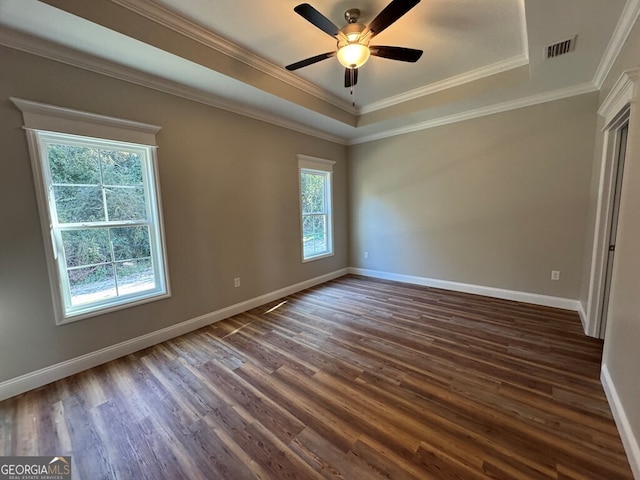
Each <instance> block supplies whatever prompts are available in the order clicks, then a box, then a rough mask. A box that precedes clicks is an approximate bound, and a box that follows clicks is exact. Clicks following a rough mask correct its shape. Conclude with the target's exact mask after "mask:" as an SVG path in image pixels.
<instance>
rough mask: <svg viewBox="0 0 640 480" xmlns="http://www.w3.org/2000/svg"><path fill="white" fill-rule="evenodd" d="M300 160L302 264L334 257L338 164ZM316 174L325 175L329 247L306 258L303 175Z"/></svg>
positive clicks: (319, 160)
mask: <svg viewBox="0 0 640 480" xmlns="http://www.w3.org/2000/svg"><path fill="white" fill-rule="evenodd" d="M297 158H298V187H299V195H298V198H299V200H300V246H301V250H302V251H301V258H302V262H303V263H306V262H312V261H314V260H320V259H321V258H327V257H331V256H333V255H334V249H333V166H334V165H335V163H336V162H334V161H331V160H325V159H323V158H316V157H310V156H308V155H300V154H299V155H297ZM303 173H315V174H322V175H325V202H324V205H325V211H324V213H323V214H324V215H326V216H327V247H328V250H327V251H326V252H322V253H319V254H317V255H311V256H309V257H305V255H304V216H305V215H304V213H303V211H302V174H303Z"/></svg>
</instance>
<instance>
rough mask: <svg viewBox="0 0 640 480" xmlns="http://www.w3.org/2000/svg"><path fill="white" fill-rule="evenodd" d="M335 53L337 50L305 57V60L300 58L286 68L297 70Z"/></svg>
mask: <svg viewBox="0 0 640 480" xmlns="http://www.w3.org/2000/svg"><path fill="white" fill-rule="evenodd" d="M335 55H336V52H327V53H321V54H320V55H316V56H315V57H310V58H305V59H304V60H300V61H299V62H296V63H292V64H291V65H287V66H286V67H284V68H286V69H287V70H289V71H291V70H297V69H299V68H302V67H308V66H309V65H313V64H314V63H318V62H320V61H322V60H325V59H327V58H331V57H334V56H335Z"/></svg>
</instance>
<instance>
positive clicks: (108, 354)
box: [0, 268, 349, 401]
mask: <svg viewBox="0 0 640 480" xmlns="http://www.w3.org/2000/svg"><path fill="white" fill-rule="evenodd" d="M348 273H349V272H348V269H347V268H343V269H341V270H336V271H334V272H330V273H327V274H325V275H321V276H319V277H315V278H311V279H309V280H305V281H303V282H300V283H296V284H294V285H290V286H288V287H284V288H281V289H279V290H275V291H273V292H270V293H266V294H264V295H260V296H259V297H255V298H252V299H249V300H246V301H244V302H241V303H236V304H235V305H231V306H228V307H225V308H222V309H220V310H216V311H214V312H210V313H206V314H204V315H201V316H199V317H196V318H192V319H190V320H187V321H184V322H182V323H178V324H176V325H171V326H170V327H166V328H163V329H161V330H156V331H155V332H151V333H148V334H146V335H142V336H140V337H136V338H132V339H131V340H126V341H124V342H121V343H118V344H116V345H112V346H110V347H106V348H102V349H100V350H97V351H95V352H90V353H87V354H86V355H82V356H80V357H76V358H72V359H70V360H66V361H64V362H60V363H57V364H55V365H51V366H49V367H45V368H42V369H40V370H37V371H35V372H31V373H27V374H25V375H21V376H19V377H16V378H12V379H10V380H6V381H4V382H2V383H0V401H2V400H4V399H7V398H10V397H14V396H16V395H19V394H21V393H24V392H27V391H29V390H33V389H34V388H38V387H41V386H43V385H46V384H48V383H51V382H55V381H56V380H60V379H62V378H65V377H68V376H69V375H74V374H76V373H79V372H82V371H84V370H87V369H89V368H93V367H96V366H98V365H101V364H103V363H106V362H110V361H111V360H115V359H116V358H120V357H124V356H125V355H129V354H131V353H134V352H137V351H139V350H142V349H145V348H148V347H151V346H153V345H157V344H158V343H162V342H165V341H167V340H170V339H172V338H175V337H178V336H180V335H184V334H186V333H189V332H192V331H194V330H197V329H199V328H202V327H206V326H207V325H211V324H212V323H215V322H218V321H220V320H224V319H225V318H229V317H232V316H233V315H238V314H239V313H242V312H246V311H247V310H251V309H252V308H256V307H259V306H261V305H264V304H265V303H269V302H272V301H274V300H278V299H279V298H282V297H286V296H287V295H292V294H294V293H297V292H300V291H302V290H305V289H307V288H311V287H314V286H316V285H319V284H321V283H324V282H328V281H329V280H333V279H335V278H338V277H342V276H344V275H347V274H348Z"/></svg>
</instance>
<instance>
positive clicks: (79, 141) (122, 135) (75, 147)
mask: <svg viewBox="0 0 640 480" xmlns="http://www.w3.org/2000/svg"><path fill="white" fill-rule="evenodd" d="M12 100H13V101H14V103H15V104H16V105H17V106H18V107H19V108H20V109H21V110H22V111H23V116H24V119H25V127H26V129H27V136H28V140H29V146H30V151H31V157H32V166H33V171H34V176H35V180H36V189H37V191H38V202H39V207H40V216H41V219H42V224H43V232H44V234H45V244H46V248H47V257H48V260H49V276H50V279H51V283H52V293H53V299H54V305H55V308H56V321H57V322H58V323H66V322H69V321H73V320H79V319H81V318H86V317H89V316H93V315H96V314H99V313H104V312H106V311H112V310H115V309H118V308H124V307H125V306H130V305H132V304H139V303H143V302H147V301H151V300H153V299H158V298H164V297H167V296H168V294H169V288H168V279H167V273H166V264H165V253H164V242H163V233H162V222H161V212H160V202H159V195H158V183H157V172H156V170H157V167H156V155H155V150H156V149H155V147H154V144H155V131H157V130H158V127H153V126H148V125H143V124H136V123H134V122H128V121H125V120H119V119H113V118H110V117H101V116H97V115H92V114H85V113H83V112H76V111H71V110H66V109H60V108H58V107H52V106H49V105H42V104H36V103H35V102H27V101H24V100H18V99H12ZM52 127H55V128H52ZM141 130H142V131H141ZM61 131H64V132H65V133H59V132H61ZM150 131H151V132H153V134H151V133H150ZM79 133H82V134H79ZM88 133H91V136H88V135H87V134H88Z"/></svg>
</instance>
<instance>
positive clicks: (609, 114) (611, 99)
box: [598, 68, 640, 130]
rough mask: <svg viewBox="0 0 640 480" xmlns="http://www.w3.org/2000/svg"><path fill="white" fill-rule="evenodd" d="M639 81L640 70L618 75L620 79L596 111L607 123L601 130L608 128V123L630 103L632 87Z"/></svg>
mask: <svg viewBox="0 0 640 480" xmlns="http://www.w3.org/2000/svg"><path fill="white" fill-rule="evenodd" d="M639 80H640V68H635V69H633V70H626V71H624V72H622V75H620V78H618V80H617V82H616V83H615V85H614V86H613V88H612V89H611V91H610V92H609V94H608V95H607V98H605V99H604V101H603V102H602V105H600V108H599V109H598V115H600V116H601V117H604V118H605V121H606V123H607V125H605V127H604V128H603V130H604V129H607V128H609V125H608V124H609V122H611V120H613V119H614V117H616V116H617V115H618V113H619V112H620V111H621V110H622V109H623V108H624V106H625V105H627V104H628V103H629V102H630V101H631V99H632V98H633V89H634V86H635V84H636V83H637V82H638V81H639Z"/></svg>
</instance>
